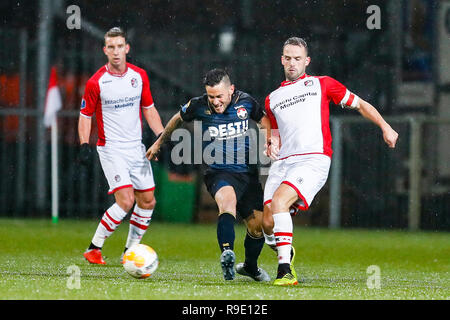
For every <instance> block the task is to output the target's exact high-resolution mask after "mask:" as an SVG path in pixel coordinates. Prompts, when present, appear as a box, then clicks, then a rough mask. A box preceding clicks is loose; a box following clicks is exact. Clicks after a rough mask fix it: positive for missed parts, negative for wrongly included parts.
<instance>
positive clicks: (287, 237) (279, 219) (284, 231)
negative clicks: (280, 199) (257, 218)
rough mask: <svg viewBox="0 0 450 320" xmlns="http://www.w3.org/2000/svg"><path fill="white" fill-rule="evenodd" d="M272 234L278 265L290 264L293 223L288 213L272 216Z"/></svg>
mask: <svg viewBox="0 0 450 320" xmlns="http://www.w3.org/2000/svg"><path fill="white" fill-rule="evenodd" d="M273 222H274V227H273V233H274V236H275V241H276V244H277V251H278V264H282V263H291V246H292V231H293V228H294V227H293V223H292V218H291V215H290V213H289V212H281V213H277V214H274V215H273Z"/></svg>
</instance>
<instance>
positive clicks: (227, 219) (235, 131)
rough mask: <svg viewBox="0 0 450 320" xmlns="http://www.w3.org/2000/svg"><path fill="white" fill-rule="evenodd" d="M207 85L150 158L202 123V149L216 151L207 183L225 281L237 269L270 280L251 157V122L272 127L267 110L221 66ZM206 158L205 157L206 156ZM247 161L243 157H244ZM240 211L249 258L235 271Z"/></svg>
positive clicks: (259, 196) (172, 121)
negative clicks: (261, 262) (182, 130)
mask: <svg viewBox="0 0 450 320" xmlns="http://www.w3.org/2000/svg"><path fill="white" fill-rule="evenodd" d="M203 84H204V85H205V89H206V94H204V95H202V96H200V97H196V98H193V99H191V100H190V101H189V102H188V103H187V104H185V105H184V106H183V107H182V108H181V110H180V111H179V112H177V113H176V114H175V115H174V116H173V117H172V118H171V119H170V120H169V122H168V123H167V125H166V127H165V129H164V132H163V134H162V135H161V137H160V138H159V139H158V140H156V142H155V143H154V144H153V145H152V146H151V147H150V148H149V149H148V151H147V157H148V159H149V160H151V159H153V158H156V156H157V154H158V152H159V149H160V148H161V145H162V144H163V143H164V142H165V141H167V140H168V139H169V138H170V136H171V134H172V132H173V131H174V130H175V129H176V128H177V127H179V126H180V125H181V123H182V122H190V121H194V120H196V121H200V122H201V127H202V137H207V136H209V138H206V139H205V138H203V148H202V154H204V153H205V150H210V151H212V152H211V153H214V159H210V160H208V161H204V162H205V163H206V164H207V169H206V170H205V177H204V182H205V185H206V187H207V189H208V192H209V193H210V194H211V196H212V197H213V198H214V200H215V201H216V203H217V206H218V209H219V217H218V222H217V241H218V244H219V248H220V250H221V256H220V263H221V267H222V271H223V277H224V279H225V280H233V279H234V278H235V271H236V272H237V273H238V274H241V275H244V276H248V277H251V278H252V279H254V280H255V281H270V277H269V275H268V274H267V272H266V271H264V270H263V269H261V268H258V265H257V259H258V257H259V255H260V253H261V250H262V248H263V246H264V236H263V232H262V209H263V190H262V187H261V184H260V182H259V176H258V170H257V167H256V165H252V164H251V163H250V161H249V148H250V144H249V136H248V134H247V133H248V128H249V120H250V119H251V120H253V121H255V122H256V123H262V126H264V127H267V126H269V119H268V118H267V117H266V116H265V115H264V109H263V108H262V107H261V106H260V105H259V104H258V103H257V102H256V100H254V99H253V98H252V97H251V96H250V95H249V94H247V93H245V92H242V91H239V90H236V89H235V87H234V85H233V84H232V83H231V81H230V78H229V75H228V74H227V72H226V71H224V70H222V69H213V70H211V71H209V72H208V73H207V74H206V76H205V78H204V82H203ZM203 160H205V159H203ZM241 160H242V161H241ZM236 214H238V215H239V216H240V217H241V218H242V219H243V221H244V223H245V224H246V226H247V234H246V236H245V240H244V247H245V262H244V263H239V264H237V265H236V270H235V269H234V263H235V254H234V251H233V249H234V240H235V233H234V224H235V220H236Z"/></svg>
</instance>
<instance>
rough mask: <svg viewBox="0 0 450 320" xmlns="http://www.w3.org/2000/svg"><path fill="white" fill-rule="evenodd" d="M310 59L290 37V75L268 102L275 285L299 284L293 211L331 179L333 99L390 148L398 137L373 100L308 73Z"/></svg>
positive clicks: (269, 231)
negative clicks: (370, 125)
mask: <svg viewBox="0 0 450 320" xmlns="http://www.w3.org/2000/svg"><path fill="white" fill-rule="evenodd" d="M310 62H311V58H310V57H309V56H308V47H307V44H306V42H305V41H304V40H303V39H301V38H297V37H292V38H289V39H288V40H287V41H286V42H285V44H284V46H283V53H282V56H281V63H282V65H283V67H284V73H285V77H286V79H285V81H283V82H282V83H281V85H280V87H279V88H278V89H276V90H275V91H273V92H272V93H270V94H269V95H268V96H267V98H266V103H265V108H266V114H267V116H268V117H269V119H270V123H271V129H272V130H270V131H268V135H267V145H268V146H269V147H268V149H267V153H268V155H269V156H271V157H272V158H277V159H278V160H277V161H275V162H274V163H273V164H272V166H271V168H270V171H269V177H268V179H267V182H266V185H265V188H264V219H263V224H264V233H265V235H266V242H267V243H268V244H269V245H273V246H275V245H276V250H277V253H278V274H277V279H276V280H275V282H274V284H275V285H294V284H297V283H298V281H297V277H296V274H295V269H294V268H293V256H294V255H295V250H293V247H292V236H293V223H292V217H291V214H290V210H291V208H292V207H294V208H295V210H298V209H300V210H307V209H308V208H309V206H310V205H311V202H312V200H313V199H314V196H315V195H316V194H317V192H319V190H320V189H321V188H322V187H323V185H324V184H325V182H326V180H327V177H328V172H329V168H330V163H331V156H332V149H331V132H330V126H329V103H330V102H331V101H333V102H334V103H335V104H338V105H341V106H342V107H346V108H349V109H355V110H358V111H359V113H360V114H361V115H362V116H363V117H365V118H367V119H369V120H371V121H372V122H373V123H375V124H376V125H377V126H378V127H380V129H381V130H382V133H383V139H384V141H385V142H386V144H387V145H388V146H389V147H390V148H394V147H395V144H396V141H397V138H398V134H397V132H395V131H394V130H393V129H392V128H391V126H390V125H389V124H388V123H387V122H386V121H385V120H384V119H383V117H382V116H381V115H380V114H379V112H378V111H377V110H376V109H375V108H374V107H373V106H372V105H371V104H370V103H368V102H366V101H364V100H363V99H361V98H360V97H358V96H357V95H355V94H354V93H352V92H351V91H349V90H348V89H347V88H346V87H345V86H344V85H343V84H341V83H340V82H338V81H337V80H335V79H333V78H331V77H328V76H310V75H307V74H306V73H305V71H306V67H307V66H308V65H309V64H310ZM272 133H273V134H272Z"/></svg>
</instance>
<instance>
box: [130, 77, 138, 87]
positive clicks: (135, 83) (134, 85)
mask: <svg viewBox="0 0 450 320" xmlns="http://www.w3.org/2000/svg"><path fill="white" fill-rule="evenodd" d="M131 86H132V87H133V88H136V87H137V86H138V81H137V79H136V78H133V79H131Z"/></svg>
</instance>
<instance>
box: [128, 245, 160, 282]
mask: <svg viewBox="0 0 450 320" xmlns="http://www.w3.org/2000/svg"><path fill="white" fill-rule="evenodd" d="M158 265H159V260H158V255H157V254H156V251H155V250H153V248H151V247H149V246H147V245H145V244H135V245H133V246H131V247H130V248H128V250H127V251H125V254H124V255H123V267H124V269H125V270H126V271H127V272H128V273H129V274H130V275H131V276H132V277H135V278H138V279H145V278H148V277H150V276H151V275H152V274H153V273H154V272H155V271H156V269H157V268H158Z"/></svg>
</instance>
